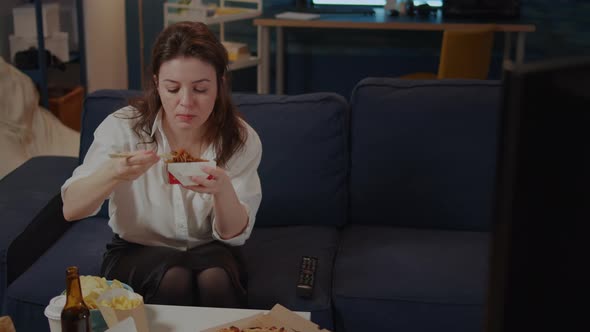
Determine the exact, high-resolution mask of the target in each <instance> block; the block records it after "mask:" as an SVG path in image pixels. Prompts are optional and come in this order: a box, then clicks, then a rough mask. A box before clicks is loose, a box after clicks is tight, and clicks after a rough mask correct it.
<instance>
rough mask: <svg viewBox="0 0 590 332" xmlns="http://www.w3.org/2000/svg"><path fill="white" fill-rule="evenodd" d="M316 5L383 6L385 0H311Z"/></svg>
mask: <svg viewBox="0 0 590 332" xmlns="http://www.w3.org/2000/svg"><path fill="white" fill-rule="evenodd" d="M311 3H312V4H313V5H314V6H315V5H340V6H346V5H351V6H383V5H385V0H311Z"/></svg>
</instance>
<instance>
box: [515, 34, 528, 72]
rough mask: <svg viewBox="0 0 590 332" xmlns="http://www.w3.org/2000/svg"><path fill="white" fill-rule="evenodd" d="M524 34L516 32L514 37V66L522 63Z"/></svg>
mask: <svg viewBox="0 0 590 332" xmlns="http://www.w3.org/2000/svg"><path fill="white" fill-rule="evenodd" d="M525 36H526V32H522V31H521V32H518V34H517V36H516V64H519V65H520V64H522V63H523V62H524V48H525Z"/></svg>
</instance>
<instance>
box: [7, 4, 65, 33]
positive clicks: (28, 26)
mask: <svg viewBox="0 0 590 332" xmlns="http://www.w3.org/2000/svg"><path fill="white" fill-rule="evenodd" d="M41 8H43V9H42V11H41V12H42V16H43V34H44V35H45V37H47V36H51V35H53V34H55V33H59V31H60V28H59V3H55V2H52V3H45V4H43V5H42V7H41ZM12 21H13V23H14V34H15V35H16V36H19V37H35V38H36V37H37V18H36V16H35V5H33V4H27V5H23V6H18V7H14V8H12Z"/></svg>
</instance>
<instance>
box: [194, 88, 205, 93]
mask: <svg viewBox="0 0 590 332" xmlns="http://www.w3.org/2000/svg"><path fill="white" fill-rule="evenodd" d="M194 90H195V92H199V93H204V92H207V89H196V88H195V89H194Z"/></svg>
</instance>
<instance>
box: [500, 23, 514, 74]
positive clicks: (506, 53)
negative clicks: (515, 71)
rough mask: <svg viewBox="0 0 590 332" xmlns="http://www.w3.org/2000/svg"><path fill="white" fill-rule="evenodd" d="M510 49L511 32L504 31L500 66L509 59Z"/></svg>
mask: <svg viewBox="0 0 590 332" xmlns="http://www.w3.org/2000/svg"><path fill="white" fill-rule="evenodd" d="M511 50H512V33H511V32H509V31H506V32H504V59H503V61H502V67H503V66H504V63H505V62H506V61H510V59H511V58H512V56H511V55H510V53H511V52H510V51H511Z"/></svg>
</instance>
